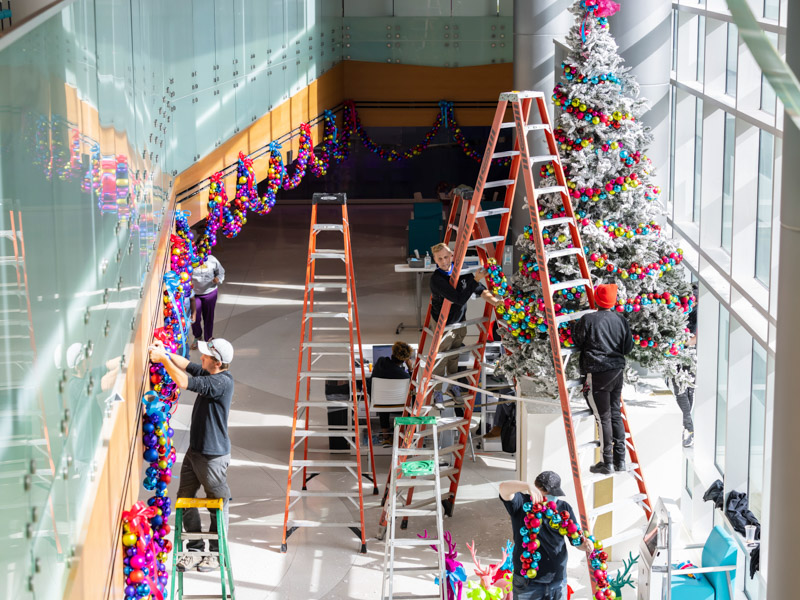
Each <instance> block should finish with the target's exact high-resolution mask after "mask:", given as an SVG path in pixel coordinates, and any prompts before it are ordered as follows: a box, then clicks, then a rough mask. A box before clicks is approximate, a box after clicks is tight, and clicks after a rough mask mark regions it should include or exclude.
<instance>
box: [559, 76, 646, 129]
mask: <svg viewBox="0 0 800 600" xmlns="http://www.w3.org/2000/svg"><path fill="white" fill-rule="evenodd" d="M562 87H563V86H562V84H560V83H558V84H556V87H555V90H554V92H553V96H552V99H553V104H554V105H555V106H556V107H558V108H561V110H563V111H565V112H568V113H570V114H571V115H572V116H573V117H575V118H576V119H578V120H579V121H587V122H589V123H592V124H593V125H600V124H601V123H602V124H603V125H607V126H609V127H613V128H614V129H619V128H620V127H622V122H623V121H631V122H632V121H635V120H636V118H635V117H634V116H633V115H631V114H630V113H622V112H620V111H618V110H615V111H614V112H613V113H611V114H610V115H607V114H606V113H604V112H603V111H601V110H600V109H597V108H592V107H591V106H589V105H587V104H586V103H585V102H584V101H583V100H581V99H580V98H570V97H569V96H567V93H566V92H564V91H562Z"/></svg>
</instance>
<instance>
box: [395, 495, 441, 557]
mask: <svg viewBox="0 0 800 600" xmlns="http://www.w3.org/2000/svg"><path fill="white" fill-rule="evenodd" d="M394 516H395V517H431V516H436V509H435V508H396V509H395V511H394ZM395 571H397V569H396V568H395Z"/></svg>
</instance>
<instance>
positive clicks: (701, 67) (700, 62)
mask: <svg viewBox="0 0 800 600" xmlns="http://www.w3.org/2000/svg"><path fill="white" fill-rule="evenodd" d="M705 69H706V18H705V17H704V16H703V15H700V16H699V17H697V81H699V82H700V83H702V82H703V78H704V77H705Z"/></svg>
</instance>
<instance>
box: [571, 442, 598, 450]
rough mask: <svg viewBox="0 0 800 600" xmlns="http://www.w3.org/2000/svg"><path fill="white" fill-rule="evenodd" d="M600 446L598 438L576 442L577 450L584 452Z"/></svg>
mask: <svg viewBox="0 0 800 600" xmlns="http://www.w3.org/2000/svg"><path fill="white" fill-rule="evenodd" d="M599 447H600V440H592V441H591V442H584V443H582V444H578V445H577V447H576V450H577V451H578V452H586V451H587V450H592V449H594V448H599Z"/></svg>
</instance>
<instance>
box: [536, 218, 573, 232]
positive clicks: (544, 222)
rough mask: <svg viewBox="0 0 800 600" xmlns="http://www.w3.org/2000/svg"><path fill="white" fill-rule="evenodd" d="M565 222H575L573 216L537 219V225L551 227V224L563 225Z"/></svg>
mask: <svg viewBox="0 0 800 600" xmlns="http://www.w3.org/2000/svg"><path fill="white" fill-rule="evenodd" d="M567 223H572V224H573V225H574V224H575V217H556V218H554V219H539V227H540V228H542V229H544V228H545V227H551V226H553V225H563V224H567Z"/></svg>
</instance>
